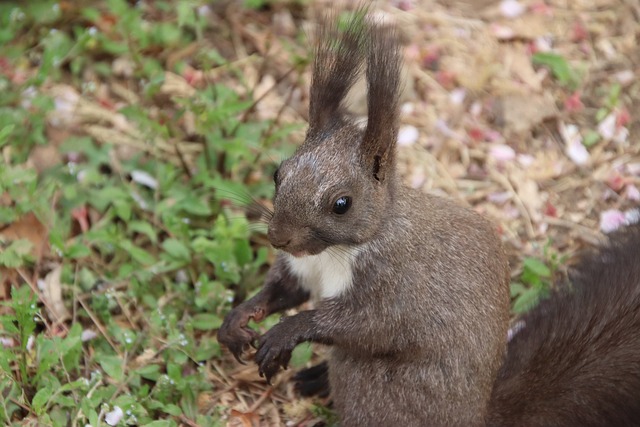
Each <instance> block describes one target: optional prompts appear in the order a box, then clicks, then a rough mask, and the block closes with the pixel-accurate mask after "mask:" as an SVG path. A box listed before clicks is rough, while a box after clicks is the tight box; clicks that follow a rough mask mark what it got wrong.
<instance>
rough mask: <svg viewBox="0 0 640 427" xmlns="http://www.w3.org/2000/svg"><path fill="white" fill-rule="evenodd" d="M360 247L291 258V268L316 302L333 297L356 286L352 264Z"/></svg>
mask: <svg viewBox="0 0 640 427" xmlns="http://www.w3.org/2000/svg"><path fill="white" fill-rule="evenodd" d="M358 252H359V248H357V247H345V246H337V247H330V248H327V249H325V250H324V251H322V252H321V253H319V254H318V255H309V256H305V257H300V258H296V257H294V256H290V257H289V258H288V259H289V266H290V267H291V270H292V271H293V274H295V275H296V276H297V277H299V278H300V281H301V284H302V286H303V287H304V288H305V289H307V290H309V292H311V297H312V298H313V299H314V300H316V301H317V300H321V299H325V298H334V297H337V296H339V295H341V294H342V293H344V291H346V290H347V289H349V287H350V286H351V284H352V283H353V263H354V260H355V258H356V256H357V254H358Z"/></svg>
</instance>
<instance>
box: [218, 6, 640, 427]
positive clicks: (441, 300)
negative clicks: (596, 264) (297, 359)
mask: <svg viewBox="0 0 640 427" xmlns="http://www.w3.org/2000/svg"><path fill="white" fill-rule="evenodd" d="M401 63H402V61H401V50H400V47H399V43H398V40H397V35H396V30H395V29H394V28H393V27H392V26H390V25H382V24H380V23H376V22H373V21H372V20H371V19H369V17H368V16H367V10H366V7H365V8H360V9H358V10H357V11H356V12H355V13H353V14H352V15H351V18H350V19H349V20H347V21H346V22H342V23H341V25H338V23H336V22H335V20H331V19H329V18H325V20H324V21H323V23H322V24H321V25H320V27H319V35H318V38H317V44H316V49H315V60H314V63H313V67H312V80H311V87H310V107H309V128H308V131H307V134H306V137H305V140H304V142H303V144H302V145H301V146H300V147H299V148H298V149H297V150H296V152H295V153H294V154H293V155H292V156H291V157H290V158H288V159H286V160H284V161H283V162H282V163H281V164H280V166H279V168H278V169H277V170H276V172H275V174H274V183H275V196H274V200H273V212H272V213H271V214H270V215H269V218H268V232H267V237H268V239H269V241H270V243H271V245H272V246H273V247H274V248H276V249H277V250H278V254H277V256H276V259H275V262H274V264H273V265H272V267H271V268H270V270H269V271H268V273H267V275H266V278H265V283H264V285H263V287H262V289H261V290H260V291H259V292H258V293H257V294H256V295H255V296H253V297H252V298H250V299H249V300H247V301H244V302H243V303H241V304H240V305H238V306H237V307H235V308H234V309H233V310H232V311H231V312H230V313H229V314H228V315H227V316H226V317H225V319H224V321H223V324H222V325H221V326H220V329H219V330H218V340H219V342H220V343H221V344H223V345H225V346H227V347H228V348H229V350H230V351H231V353H232V354H233V355H234V357H235V358H236V359H237V360H238V361H240V362H242V354H243V353H244V352H245V351H246V350H247V349H248V348H249V346H251V345H254V344H255V343H257V345H256V347H257V352H256V354H255V361H256V363H257V364H258V367H259V372H260V374H261V375H262V376H264V377H265V378H266V380H267V382H270V380H271V378H272V377H273V376H274V375H276V373H277V372H278V371H279V370H280V368H286V367H287V365H288V362H289V360H290V357H291V352H292V350H293V349H294V348H295V347H296V346H297V345H298V344H300V343H302V342H306V341H309V342H316V343H320V344H325V345H328V346H330V356H329V360H328V364H327V367H328V368H327V369H328V380H329V386H330V389H331V396H332V399H333V404H334V408H335V410H336V412H337V414H338V417H339V418H340V420H341V424H342V425H345V426H426V425H430V426H456V425H459V426H483V425H563V423H564V421H565V418H562V417H561V415H563V414H564V413H561V412H562V410H563V408H562V407H558V408H557V410H556V412H554V411H553V410H552V409H553V408H555V406H554V405H561V402H566V405H569V407H571V408H572V409H571V410H572V411H573V412H572V413H571V414H569V415H568V416H574V417H575V418H572V419H574V420H582V419H583V418H578V414H576V413H575V412H576V411H577V408H578V407H579V405H580V403H581V402H582V400H581V399H582V398H581V397H580V396H574V395H572V394H571V393H572V391H571V390H570V389H568V388H566V387H567V385H569V386H572V385H575V387H577V388H578V390H580V391H583V389H584V388H585V387H586V384H587V383H588V381H587V380H589V379H591V381H592V382H593V384H589V390H588V391H589V392H591V393H594V392H595V389H596V388H597V387H599V385H598V378H602V379H603V380H604V379H605V378H603V377H601V376H603V375H609V374H611V375H613V372H616V373H618V371H616V370H615V369H616V367H615V366H608V365H607V366H605V365H606V364H608V363H611V364H614V365H616V364H619V363H624V362H625V361H626V362H628V363H630V362H633V361H634V360H636V361H637V360H640V353H638V352H637V351H635V354H632V353H631V350H632V349H639V350H640V343H638V342H637V341H638V339H636V340H635V341H633V333H632V331H630V330H629V331H627V335H630V336H629V337H627V336H626V335H624V334H623V336H619V337H618V336H617V335H615V336H612V337H610V338H608V339H609V341H607V343H608V344H610V345H614V344H617V345H619V347H618V348H619V352H617V353H616V350H613V352H612V353H610V354H611V355H612V356H611V357H610V358H607V357H606V356H605V357H604V358H601V357H602V356H601V352H599V351H597V350H593V353H589V351H592V350H591V349H590V348H587V347H585V348H584V353H585V354H583V353H577V354H575V355H572V356H568V358H569V360H565V359H562V357H563V355H562V354H558V355H555V353H554V355H547V354H546V353H545V351H551V350H553V349H547V347H545V346H546V345H547V343H549V345H552V343H553V345H558V346H562V345H564V344H571V343H567V342H565V341H566V340H569V339H571V337H572V336H574V335H572V334H571V331H570V330H566V331H562V333H566V334H568V335H567V337H564V338H565V341H562V339H563V336H562V335H561V334H560V332H558V331H555V329H554V328H555V326H554V325H552V323H553V322H554V321H555V320H553V319H548V318H547V317H545V316H544V314H545V313H546V311H544V310H549V312H554V313H556V312H557V314H558V316H560V317H559V319H561V320H559V321H567V322H569V321H571V322H569V323H571V326H574V327H576V328H578V330H579V331H580V332H583V333H584V334H583V335H579V336H575V338H576V339H580V338H583V339H584V342H583V344H584V345H585V346H588V345H589V344H591V341H590V340H591V339H593V340H595V341H596V344H598V343H600V341H598V340H600V339H602V337H601V336H600V335H597V331H596V329H597V330H600V329H598V327H599V324H598V322H599V321H600V318H595V317H594V318H592V319H589V318H588V319H586V321H587V322H589V321H591V322H592V323H595V326H594V328H595V329H593V330H592V329H589V327H590V324H589V325H582V324H581V319H582V320H584V319H583V318H580V316H579V315H578V313H579V312H580V310H576V313H565V312H564V309H563V307H564V305H572V304H573V305H578V306H579V305H580V303H579V302H578V303H576V302H572V301H574V300H576V299H579V298H580V297H578V296H575V297H574V296H568V297H566V298H554V299H553V301H555V303H554V302H551V303H546V304H542V305H541V306H540V308H539V309H537V310H536V311H535V312H533V313H532V314H530V315H529V316H526V317H525V318H524V320H523V321H524V322H525V323H524V324H525V325H526V326H525V327H524V329H523V330H522V331H520V332H519V333H517V334H516V335H515V337H514V338H513V339H512V340H511V341H510V342H509V343H507V332H508V328H509V321H510V296H509V277H510V275H509V266H508V262H507V259H506V255H505V253H504V250H503V247H502V243H501V240H500V238H499V236H498V234H497V232H496V227H495V226H494V225H493V224H492V223H491V222H490V221H488V220H487V219H485V218H483V217H482V216H481V215H480V214H478V213H476V212H475V211H473V210H471V209H468V208H465V207H462V206H460V205H458V204H457V203H455V202H453V201H450V200H448V199H445V198H440V197H437V196H433V195H429V194H425V193H422V192H420V191H418V190H414V189H411V188H408V187H405V186H404V185H402V184H401V182H400V178H399V176H398V173H397V171H396V139H397V134H398V128H399V89H400V68H401ZM362 73H364V74H365V76H366V79H367V106H368V113H367V123H366V125H364V126H361V125H359V124H358V123H356V122H355V121H354V119H352V118H351V117H350V116H349V115H348V114H347V112H346V110H345V106H344V105H343V101H344V99H345V96H346V95H347V93H348V91H349V89H350V88H351V87H352V86H353V84H354V83H355V81H356V80H357V78H358V77H359V76H360V75H361V74H362ZM636 237H637V239H636V240H635V242H637V241H640V233H636ZM629 242H630V243H629V244H632V243H631V240H630V241H629ZM635 245H636V254H637V253H638V249H640V244H638V243H635ZM612 250H613V249H612ZM632 258H633V256H632V255H630V254H627V255H626V258H625V260H627V261H629V262H636V261H634V260H633V259H632ZM598 259H599V258H598ZM611 262H612V263H617V261H611ZM616 266H617V265H616ZM635 268H636V271H635V272H633V273H634V274H635V276H632V279H635V282H636V283H635V284H636V285H638V284H637V281H638V277H640V272H638V271H637V270H638V268H640V267H638V264H637V262H636V264H635ZM585 271H588V270H585ZM619 274H620V275H622V274H623V273H622V272H620V273H619ZM623 279H624V277H620V281H619V282H620V283H619V286H620V287H621V289H620V298H618V299H617V300H616V301H613V303H614V304H615V303H617V302H620V303H625V302H629V303H630V301H627V300H625V297H624V296H623V294H624V291H626V290H627V289H626V288H627V287H628V286H629V283H627V282H628V281H629V280H627V282H624V280H623ZM636 287H637V288H640V286H636ZM594 292H597V291H594ZM638 292H639V291H638V289H636V290H635V294H633V293H632V295H629V297H630V298H631V299H633V296H636V300H640V298H637V295H636V294H638ZM600 293H602V292H600ZM576 295H583V294H582V293H579V292H576ZM584 295H591V293H590V291H589V292H585V294H584ZM599 296H600V297H602V296H601V295H599ZM584 298H590V297H587V296H585V297H584ZM602 298H604V297H602ZM611 298H613V296H612V297H611ZM309 299H313V300H314V302H315V307H314V308H313V309H311V310H305V311H300V312H298V314H295V315H293V316H289V317H283V318H282V319H281V320H280V322H279V323H278V324H276V325H274V326H273V327H272V328H271V329H270V330H269V331H267V332H266V333H265V334H264V335H262V336H260V335H259V334H258V333H257V332H256V331H254V330H252V329H251V328H249V327H248V323H249V321H250V320H254V321H257V322H259V321H261V320H263V319H264V318H265V317H266V316H268V315H270V314H272V313H276V312H281V311H284V310H287V309H290V308H294V307H297V306H299V305H301V304H302V303H304V302H306V301H308V300H309ZM605 299H606V298H605ZM580 301H582V300H580ZM554 304H555V305H554ZM636 305H637V304H636ZM544 307H548V308H546V309H545V308H544ZM554 307H556V308H554ZM541 310H542V311H541ZM554 310H555V311H554ZM638 311H639V310H638V307H637V306H636V307H635V311H634V310H633V308H631V307H630V308H629V318H628V319H627V320H628V321H631V320H635V324H634V325H637V323H638ZM536 313H542V315H538V316H536ZM572 316H576V320H574V319H573V317H572ZM615 316H616V315H615V314H610V318H611V319H613V318H617V317H615ZM610 318H606V320H607V321H609V320H611V319H610ZM603 321H604V320H603ZM545 322H546V323H545ZM611 323H612V324H611V325H610V326H609V327H611V328H613V327H614V326H615V325H614V323H615V322H614V321H613V320H611ZM622 326H627V328H629V327H630V326H631V325H627V324H626V323H625V324H624V325H622ZM560 327H562V328H565V326H564V325H562V326H560ZM545 328H546V329H545ZM580 328H581V329H580ZM542 330H544V332H546V333H548V334H549V335H548V337H544V336H543V337H541V338H538V335H539V333H540V331H542ZM601 332H602V334H607V333H608V332H609V329H607V328H604V329H602V331H601ZM590 334H591V335H590ZM637 335H638V337H640V334H637ZM528 337H536V339H535V340H533V339H532V338H528ZM625 338H626V339H630V340H631V341H630V342H628V343H621V342H620V341H617V340H618V339H625ZM507 344H508V347H507ZM601 345H602V344H601ZM553 348H555V351H557V350H558V347H553ZM568 348H570V349H573V347H571V346H569V347H568ZM538 350H539V351H540V352H541V353H540V359H537V358H535V359H531V357H534V356H532V355H537V354H538V353H536V352H537V351H538ZM601 350H606V349H601ZM562 351H563V350H562V348H560V353H562ZM625 355H626V356H627V357H626V358H625V357H624V356H625ZM583 356H584V357H586V358H587V359H588V357H591V359H588V361H590V362H591V365H589V366H587V368H590V367H593V368H603V369H605V370H604V371H603V372H602V373H601V372H599V371H595V372H594V373H593V375H594V376H593V377H591V378H589V374H588V373H584V372H583V371H580V370H579V369H583V368H572V366H573V365H572V364H571V363H570V362H573V363H578V364H581V363H582V362H581V358H582V357H583ZM545 357H548V358H550V360H551V362H552V363H553V364H554V366H546V365H545V360H544V358H545ZM572 357H573V359H571V358H572ZM560 359H561V360H560ZM628 359H631V360H628ZM585 363H587V360H585ZM600 365H602V366H600ZM529 366H532V368H534V369H529ZM556 368H560V369H563V370H564V371H562V372H556V371H555V369H556ZM571 369H578V371H572V370H571ZM625 369H626V368H625ZM638 372H640V369H638V366H637V363H636V364H633V363H631V366H629V368H628V369H626V370H624V372H623V373H621V374H620V375H624V376H625V377H624V378H621V381H622V383H624V384H628V385H629V387H628V388H629V392H630V394H629V396H626V397H627V399H626V400H625V401H624V402H625V403H623V404H618V403H616V402H611V403H610V406H606V405H605V402H595V403H594V407H593V408H590V409H593V411H594V412H593V416H592V417H591V418H584V419H585V420H587V421H586V422H585V423H586V424H588V421H589V420H595V419H597V417H598V416H602V415H603V414H607V413H608V412H607V411H608V410H609V409H611V410H615V409H617V408H622V407H623V406H616V405H624V404H626V405H627V407H625V408H627V409H628V412H627V413H626V414H627V415H629V418H622V417H623V415H624V414H620V418H619V419H620V420H625V419H628V420H630V419H636V420H640V418H633V416H635V415H636V414H637V413H638V409H637V408H635V407H633V406H632V404H631V403H630V402H631V400H632V398H633V396H634V395H635V396H636V397H637V396H640V394H638V391H640V379H638V378H637V374H638ZM317 373H318V374H319V378H320V383H322V378H323V375H325V376H326V374H327V372H326V370H324V368H323V366H320V367H319V369H317ZM573 373H575V375H572V374H573ZM634 373H635V374H634ZM534 374H539V375H541V376H542V377H541V378H538V377H534V378H532V377H531V375H534ZM563 375H565V376H566V378H562V376H563ZM582 377H584V378H582ZM557 378H560V379H561V380H564V382H562V384H555V383H554V381H555V379H557ZM572 380H575V381H576V383H575V384H573V383H571V381H572ZM530 381H531V383H530ZM625 381H626V382H625ZM612 382H613V381H612ZM543 385H545V386H548V387H549V392H550V391H552V390H555V393H556V394H552V395H551V396H552V397H549V396H547V394H546V393H548V391H547V390H546V389H542V388H541V387H542V386H543ZM607 385H610V384H607ZM563 387H565V388H563ZM608 390H609V389H608ZM621 393H622V391H621V390H618V389H613V388H612V389H611V390H609V394H610V397H614V396H618V397H620V396H621ZM547 398H550V399H553V401H551V402H548V401H546V400H545V399H547ZM563 399H564V400H563ZM636 400H638V401H640V399H636ZM534 402H535V405H534V404H533V403H534ZM571 403H573V406H571V405H570V404H571ZM598 403H599V405H600V406H599V407H600V408H604V409H602V410H601V411H600V412H598V410H597V408H598V405H597V404H598ZM634 403H635V402H634ZM605 406H606V408H605ZM636 406H637V405H636ZM534 410H535V411H540V412H539V413H538V412H537V413H535V414H534V413H532V412H529V411H534ZM540 414H542V415H540ZM614 415H616V414H613V415H612V419H616V418H615V416H614ZM537 416H540V417H541V418H535V417H537ZM556 416H557V418H554V417H556ZM544 417H546V418H544ZM567 419H571V418H567ZM600 420H602V418H600ZM556 421H557V422H556ZM564 425H571V424H566V423H565V424H564Z"/></svg>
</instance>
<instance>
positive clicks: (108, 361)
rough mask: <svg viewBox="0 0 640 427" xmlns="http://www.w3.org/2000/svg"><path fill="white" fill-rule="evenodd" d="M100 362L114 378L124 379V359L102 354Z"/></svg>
mask: <svg viewBox="0 0 640 427" xmlns="http://www.w3.org/2000/svg"><path fill="white" fill-rule="evenodd" d="M99 363H100V366H101V367H102V370H104V372H105V373H106V374H107V375H108V376H110V377H111V378H113V379H114V380H116V381H118V382H120V381H122V380H123V379H124V369H123V367H122V359H121V358H120V357H119V356H101V357H100V360H99Z"/></svg>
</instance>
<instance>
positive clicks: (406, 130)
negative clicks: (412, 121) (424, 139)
mask: <svg viewBox="0 0 640 427" xmlns="http://www.w3.org/2000/svg"><path fill="white" fill-rule="evenodd" d="M419 136H420V132H418V129H417V128H416V127H415V126H411V125H407V126H402V127H401V128H400V131H399V132H398V145H413V144H415V143H416V141H417V140H418V137H419Z"/></svg>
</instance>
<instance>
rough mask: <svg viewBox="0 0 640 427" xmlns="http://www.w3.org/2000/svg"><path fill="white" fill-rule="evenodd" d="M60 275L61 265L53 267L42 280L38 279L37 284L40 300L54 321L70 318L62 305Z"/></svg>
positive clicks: (58, 321)
mask: <svg viewBox="0 0 640 427" xmlns="http://www.w3.org/2000/svg"><path fill="white" fill-rule="evenodd" d="M61 275H62V265H59V266H57V267H56V268H54V269H53V270H52V271H51V272H50V273H49V274H47V276H46V277H45V278H44V280H42V281H38V286H39V287H40V291H41V292H42V300H43V301H44V303H45V307H46V308H47V310H48V311H49V317H50V318H51V319H53V320H54V322H55V323H60V322H63V321H65V320H67V319H69V318H71V314H70V313H69V311H68V310H67V307H65V305H64V301H63V299H62V284H61V283H60V278H61Z"/></svg>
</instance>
